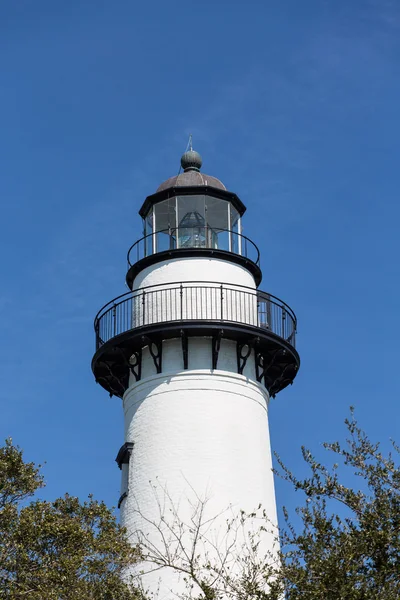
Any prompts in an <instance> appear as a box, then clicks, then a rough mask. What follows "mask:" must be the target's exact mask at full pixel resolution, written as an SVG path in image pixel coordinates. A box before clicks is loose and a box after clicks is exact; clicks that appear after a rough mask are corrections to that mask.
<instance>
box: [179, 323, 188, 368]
mask: <svg viewBox="0 0 400 600" xmlns="http://www.w3.org/2000/svg"><path fill="white" fill-rule="evenodd" d="M181 341H182V356H183V368H184V369H185V370H187V369H188V366H189V364H188V363H189V355H188V336H187V333H186V331H184V330H183V329H181Z"/></svg>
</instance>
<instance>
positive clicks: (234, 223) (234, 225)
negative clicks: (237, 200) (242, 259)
mask: <svg viewBox="0 0 400 600" xmlns="http://www.w3.org/2000/svg"><path fill="white" fill-rule="evenodd" d="M229 207H230V216H231V227H230V228H231V232H232V233H231V250H232V252H234V253H235V254H241V252H240V244H239V235H238V234H239V233H240V232H239V219H240V215H239V213H238V211H237V210H236V208H235V207H234V206H232V204H229Z"/></svg>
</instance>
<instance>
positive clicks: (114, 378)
mask: <svg viewBox="0 0 400 600" xmlns="http://www.w3.org/2000/svg"><path fill="white" fill-rule="evenodd" d="M101 364H102V365H104V366H105V368H106V369H107V371H108V375H109V376H110V378H111V381H112V383H111V381H110V379H109V378H108V377H107V376H105V377H99V381H100V379H103V380H104V381H107V384H108V387H109V389H110V390H111V391H110V398H112V397H113V396H119V395H120V394H124V393H125V386H124V385H123V383H122V382H121V380H120V379H119V378H118V377H117V376H116V375H115V373H114V372H113V370H112V368H111V367H110V365H109V364H108V362H107V361H106V360H103V361H102V362H101ZM114 382H116V383H117V384H118V385H119V386H120V388H121V390H122V392H119V391H118V390H117V389H116V388H115V387H114V385H113V383H114Z"/></svg>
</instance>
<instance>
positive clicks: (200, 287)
mask: <svg viewBox="0 0 400 600" xmlns="http://www.w3.org/2000/svg"><path fill="white" fill-rule="evenodd" d="M197 320H199V321H201V320H204V321H224V322H230V323H239V324H245V325H251V326H253V327H260V328H262V329H268V330H270V331H271V332H272V333H274V334H276V335H278V336H279V337H281V338H283V339H284V340H286V341H287V342H289V343H290V344H291V345H292V346H293V347H295V335H296V316H295V314H294V312H293V311H292V309H291V308H290V307H289V306H288V305H287V304H285V303H284V302H283V301H282V300H279V298H276V297H275V296H272V295H271V294H267V293H266V292H261V291H259V290H254V289H251V288H247V287H243V286H235V285H225V284H218V283H213V282H185V283H173V284H165V285H164V284H162V285H158V286H151V287H147V288H142V289H138V290H134V291H132V292H127V293H126V294H123V295H122V296H119V297H118V298H115V299H114V300H112V301H111V302H109V303H108V304H107V305H106V306H104V307H103V308H102V309H101V310H100V311H99V313H98V314H97V316H96V319H95V331H96V349H98V348H100V346H102V345H103V344H104V343H105V342H107V341H109V340H110V339H112V338H113V337H115V336H117V335H120V334H122V333H125V332H127V331H129V330H132V329H136V328H137V327H142V326H145V325H153V324H156V323H163V322H170V321H178V322H179V321H197Z"/></svg>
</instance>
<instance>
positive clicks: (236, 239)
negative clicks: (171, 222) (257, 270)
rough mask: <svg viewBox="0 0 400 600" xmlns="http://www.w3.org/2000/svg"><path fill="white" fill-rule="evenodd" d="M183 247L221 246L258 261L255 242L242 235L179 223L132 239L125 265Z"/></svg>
mask: <svg viewBox="0 0 400 600" xmlns="http://www.w3.org/2000/svg"><path fill="white" fill-rule="evenodd" d="M186 248H210V249H213V250H225V251H227V252H232V253H233V254H239V255H240V256H244V257H245V258H248V259H249V260H251V261H252V262H254V263H255V264H256V265H259V263H260V252H259V250H258V248H257V246H256V245H255V244H254V243H253V242H252V241H251V240H250V239H249V238H247V237H246V236H245V235H242V234H240V233H237V232H235V231H230V230H228V229H217V230H216V229H212V228H211V227H179V228H177V229H163V230H161V231H155V232H154V233H150V234H148V235H145V236H144V237H142V238H141V239H140V240H138V241H137V242H135V243H134V244H133V245H132V246H131V247H130V248H129V250H128V265H129V266H130V267H131V266H132V265H133V264H134V263H135V262H137V261H139V260H141V259H142V258H145V257H146V256H150V255H151V254H156V253H157V252H163V251H166V250H177V249H186Z"/></svg>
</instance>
